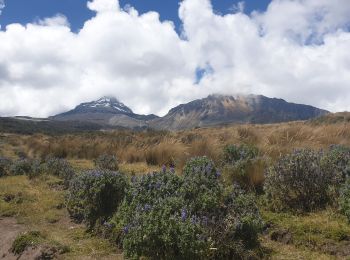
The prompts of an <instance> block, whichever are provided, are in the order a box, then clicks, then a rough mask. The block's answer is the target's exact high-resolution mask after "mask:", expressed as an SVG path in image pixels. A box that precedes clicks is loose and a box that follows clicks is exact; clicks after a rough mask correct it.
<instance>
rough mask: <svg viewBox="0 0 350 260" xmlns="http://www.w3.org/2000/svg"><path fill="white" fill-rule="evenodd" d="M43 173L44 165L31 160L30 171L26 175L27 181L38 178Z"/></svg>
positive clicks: (38, 161)
mask: <svg viewBox="0 0 350 260" xmlns="http://www.w3.org/2000/svg"><path fill="white" fill-rule="evenodd" d="M44 173H45V165H44V164H42V162H41V161H40V160H33V161H32V162H31V170H30V172H29V173H27V175H28V177H29V179H33V178H36V177H39V176H41V175H43V174H44Z"/></svg>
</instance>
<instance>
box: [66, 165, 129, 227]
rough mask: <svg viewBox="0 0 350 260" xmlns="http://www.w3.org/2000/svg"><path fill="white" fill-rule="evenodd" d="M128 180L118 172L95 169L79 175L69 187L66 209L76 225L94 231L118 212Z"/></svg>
mask: <svg viewBox="0 0 350 260" xmlns="http://www.w3.org/2000/svg"><path fill="white" fill-rule="evenodd" d="M127 185H128V183H127V179H126V177H125V176H124V175H122V174H120V173H118V172H112V171H106V170H92V171H86V172H83V173H81V174H80V175H78V176H76V177H75V178H74V179H73V180H72V181H71V184H70V186H69V190H68V195H67V209H68V212H69V214H70V216H71V217H72V218H73V219H74V220H75V221H77V222H85V223H86V224H87V225H88V228H90V229H92V228H94V227H95V226H96V225H97V224H103V223H104V222H106V221H108V220H109V218H110V217H111V216H112V215H113V214H114V212H116V210H117V209H118V206H119V204H120V203H121V201H122V200H123V199H124V195H125V192H126V189H127Z"/></svg>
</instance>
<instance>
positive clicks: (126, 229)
mask: <svg viewBox="0 0 350 260" xmlns="http://www.w3.org/2000/svg"><path fill="white" fill-rule="evenodd" d="M123 231H124V234H128V233H129V226H125V227H124V228H123Z"/></svg>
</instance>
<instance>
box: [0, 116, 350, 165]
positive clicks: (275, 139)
mask: <svg viewBox="0 0 350 260" xmlns="http://www.w3.org/2000/svg"><path fill="white" fill-rule="evenodd" d="M0 140H1V143H0V148H1V149H0V153H1V154H0V155H4V156H6V155H9V156H10V157H13V156H15V155H16V154H17V153H18V152H24V153H26V154H27V155H29V156H31V157H45V156H47V155H48V154H53V155H55V156H59V157H66V158H68V159H85V160H91V159H93V158H96V157H97V156H99V155H100V154H103V153H114V154H116V155H117V157H118V158H119V160H120V162H122V163H140V162H146V163H148V164H149V165H158V166H161V165H163V164H171V163H175V164H176V165H177V166H178V167H179V168H181V167H182V166H183V165H184V162H185V161H186V160H188V159H189V158H190V157H193V156H203V155H206V156H208V157H210V158H212V159H213V160H214V161H216V162H218V160H219V158H220V155H221V152H222V148H223V147H224V146H225V145H227V144H241V143H247V144H253V145H255V146H257V147H258V148H259V149H260V151H261V152H262V153H263V155H267V156H269V157H271V158H273V159H274V158H276V157H278V156H279V155H281V154H284V153H287V152H290V151H292V150H293V149H297V148H305V147H307V148H312V149H322V148H328V147H329V146H330V145H331V144H343V145H350V123H338V124H312V123H306V122H292V123H283V124H270V125H237V126H225V127H212V128H200V129H193V130H186V131H179V132H156V131H146V132H133V131H112V132H96V133H90V134H80V135H78V134H74V135H73V134H72V135H62V136H45V135H41V134H37V135H32V136H23V135H21V136H20V135H3V136H2V137H1V139H0Z"/></svg>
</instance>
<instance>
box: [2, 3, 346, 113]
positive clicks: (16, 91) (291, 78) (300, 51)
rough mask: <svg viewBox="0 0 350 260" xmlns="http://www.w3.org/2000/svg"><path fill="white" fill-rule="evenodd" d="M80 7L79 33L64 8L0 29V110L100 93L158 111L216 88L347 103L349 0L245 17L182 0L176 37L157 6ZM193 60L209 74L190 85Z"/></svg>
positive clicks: (33, 108) (330, 104)
mask: <svg viewBox="0 0 350 260" xmlns="http://www.w3.org/2000/svg"><path fill="white" fill-rule="evenodd" d="M0 1H1V0H0ZM0 3H1V2H0ZM87 5H88V8H90V9H91V10H93V11H95V12H96V13H97V15H96V16H95V17H93V18H92V19H90V20H89V21H86V23H85V25H84V27H83V28H82V29H81V30H80V31H79V32H78V33H73V32H72V31H71V30H70V28H69V23H68V21H67V19H66V18H65V17H64V16H62V15H57V16H55V17H51V18H46V19H43V20H40V21H37V22H33V23H31V24H27V25H20V24H12V25H9V26H7V27H6V29H5V30H3V31H0V100H1V101H2V102H0V115H18V114H21V115H32V116H48V115H52V114H55V113H58V112H62V111H64V110H66V109H69V108H72V107H74V106H75V105H77V104H78V103H80V102H84V101H88V100H92V99H96V98H99V97H100V96H103V95H115V96H116V97H118V98H119V99H120V100H121V101H123V102H124V103H125V104H127V105H129V106H130V107H131V108H132V109H133V110H134V111H135V112H138V113H158V114H164V113H166V112H167V110H168V109H169V108H171V107H172V106H174V105H177V104H178V103H181V102H187V101H190V100H192V99H195V98H199V97H204V96H206V95H208V94H210V93H214V92H215V93H225V94H235V93H256V94H265V95H268V96H276V97H281V98H285V99H287V100H290V101H294V102H301V103H307V104H312V105H316V106H319V107H322V108H326V109H330V110H333V111H336V110H345V109H350V105H349V102H348V100H350V89H349V86H350V73H349V71H350V54H349V52H348V49H349V47H350V34H349V33H348V32H347V26H348V25H349V22H350V16H349V15H348V14H349V13H350V2H349V1H348V0H334V1H326V0H294V1H293V0H274V1H273V2H272V3H271V4H270V6H269V8H268V10H267V11H266V12H264V13H254V14H252V15H250V16H248V15H245V14H243V13H242V12H241V11H242V10H241V9H242V8H243V4H242V5H241V7H239V6H237V7H239V8H240V10H238V9H237V10H235V12H234V13H232V14H228V15H225V16H221V15H218V14H214V12H213V9H212V6H211V4H210V2H209V1H208V0H184V1H183V2H182V3H181V7H180V9H179V14H180V18H181V20H182V21H183V27H184V31H183V35H182V37H179V35H178V34H177V33H176V32H175V29H174V26H173V24H172V23H171V22H161V21H160V20H159V15H158V14H157V13H155V12H149V13H146V14H143V15H139V14H138V12H137V11H136V10H135V9H134V8H132V7H130V6H129V7H127V8H124V9H125V10H123V9H120V7H119V3H118V2H117V1H114V0H94V1H90V2H88V4H87ZM237 11H238V12H237ZM199 68H200V69H207V68H210V73H204V74H203V78H202V79H201V80H200V82H199V83H198V84H196V71H198V69H199Z"/></svg>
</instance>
